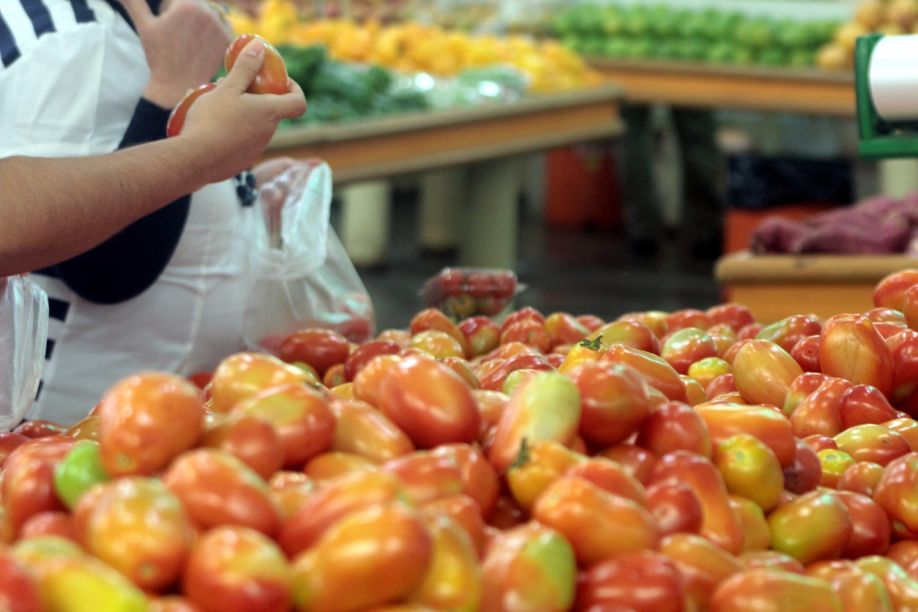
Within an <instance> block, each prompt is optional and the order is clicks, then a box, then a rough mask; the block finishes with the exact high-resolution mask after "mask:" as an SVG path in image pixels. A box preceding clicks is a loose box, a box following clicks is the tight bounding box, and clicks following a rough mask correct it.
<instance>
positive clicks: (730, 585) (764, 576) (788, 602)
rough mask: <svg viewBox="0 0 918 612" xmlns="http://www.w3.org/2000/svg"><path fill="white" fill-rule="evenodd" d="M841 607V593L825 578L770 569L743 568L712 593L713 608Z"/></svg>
mask: <svg viewBox="0 0 918 612" xmlns="http://www.w3.org/2000/svg"><path fill="white" fill-rule="evenodd" d="M841 609H842V608H841V600H840V599H839V597H838V594H836V593H835V591H833V590H832V586H831V585H830V584H829V583H828V582H826V581H825V580H821V579H818V578H810V577H808V576H800V575H798V574H792V573H790V572H775V571H771V570H767V569H750V570H744V571H742V572H739V573H737V574H735V575H734V576H731V577H730V578H728V579H727V580H725V581H724V582H723V583H722V584H721V585H720V586H718V587H717V590H716V591H715V592H714V594H713V596H712V597H711V612H728V611H729V612H732V611H734V610H775V611H777V610H782V611H787V612H834V611H836V610H841Z"/></svg>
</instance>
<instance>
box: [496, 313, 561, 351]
mask: <svg viewBox="0 0 918 612" xmlns="http://www.w3.org/2000/svg"><path fill="white" fill-rule="evenodd" d="M508 342H522V343H523V344H525V345H527V346H531V347H533V348H535V349H537V350H538V351H539V352H541V353H543V354H544V353H547V352H549V351H550V350H551V347H552V340H551V336H550V335H549V333H548V332H547V331H546V330H545V325H544V323H541V322H539V321H536V320H535V319H523V320H520V321H516V322H515V323H512V324H510V325H506V323H505V324H504V327H503V330H502V331H501V334H500V343H501V344H506V343H508Z"/></svg>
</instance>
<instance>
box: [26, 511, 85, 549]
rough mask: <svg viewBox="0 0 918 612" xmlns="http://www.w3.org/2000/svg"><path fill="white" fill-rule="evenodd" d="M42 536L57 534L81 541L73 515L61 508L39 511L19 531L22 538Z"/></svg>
mask: <svg viewBox="0 0 918 612" xmlns="http://www.w3.org/2000/svg"><path fill="white" fill-rule="evenodd" d="M42 536H57V537H59V538H66V539H68V540H71V541H73V542H79V537H78V536H77V532H76V526H75V525H74V522H73V517H71V516H70V514H68V513H66V512H61V511H59V510H54V511H50V512H39V513H38V514H35V515H33V516H32V518H30V519H29V520H28V521H26V522H25V524H24V525H23V526H22V530H21V531H20V533H19V538H20V539H21V540H27V539H29V538H40V537H42Z"/></svg>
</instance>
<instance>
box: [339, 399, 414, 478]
mask: <svg viewBox="0 0 918 612" xmlns="http://www.w3.org/2000/svg"><path fill="white" fill-rule="evenodd" d="M331 411H332V414H333V415H334V416H335V421H336V426H335V437H334V440H333V441H332V447H331V450H333V451H338V452H342V453H352V454H354V455H358V456H360V457H364V458H366V459H369V460H370V461H372V462H373V463H382V462H384V461H388V460H389V459H393V458H395V457H401V456H402V455H406V454H408V453H410V452H411V451H413V450H414V445H413V444H412V443H411V440H409V439H408V436H406V435H405V433H404V432H403V431H402V430H401V429H399V428H398V426H396V424H395V423H393V422H392V421H391V420H390V419H389V418H388V417H387V416H386V415H385V414H383V413H382V412H380V411H379V410H376V409H375V408H373V406H371V405H369V404H367V403H366V402H361V401H359V400H338V401H334V402H332V403H331Z"/></svg>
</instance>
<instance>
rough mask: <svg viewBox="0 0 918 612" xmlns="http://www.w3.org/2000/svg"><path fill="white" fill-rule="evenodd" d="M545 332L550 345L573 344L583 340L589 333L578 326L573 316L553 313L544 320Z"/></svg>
mask: <svg viewBox="0 0 918 612" xmlns="http://www.w3.org/2000/svg"><path fill="white" fill-rule="evenodd" d="M544 327H545V331H547V332H548V335H549V337H550V338H551V345H552V346H558V345H560V344H575V343H577V342H580V341H581V340H583V339H584V338H585V337H586V336H587V334H589V333H590V331H589V330H588V329H587V328H586V327H584V326H583V325H581V324H580V322H579V321H577V319H575V318H574V315H572V314H569V313H566V312H555V313H552V314H550V315H548V317H547V318H546V319H545V324H544Z"/></svg>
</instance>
